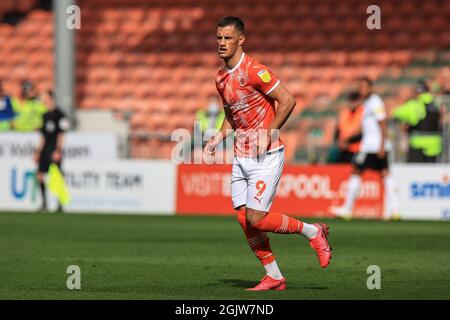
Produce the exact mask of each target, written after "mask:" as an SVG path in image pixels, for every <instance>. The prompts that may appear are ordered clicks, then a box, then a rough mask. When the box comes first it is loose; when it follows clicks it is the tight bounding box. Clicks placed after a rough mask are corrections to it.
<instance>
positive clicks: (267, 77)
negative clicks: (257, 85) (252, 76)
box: [258, 69, 271, 83]
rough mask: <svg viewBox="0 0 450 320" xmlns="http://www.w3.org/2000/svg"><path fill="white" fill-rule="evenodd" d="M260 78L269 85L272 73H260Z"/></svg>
mask: <svg viewBox="0 0 450 320" xmlns="http://www.w3.org/2000/svg"><path fill="white" fill-rule="evenodd" d="M258 77H260V78H261V80H262V81H263V82H264V83H269V82H270V80H271V78H270V73H269V72H268V71H267V70H265V69H262V70H261V71H259V72H258Z"/></svg>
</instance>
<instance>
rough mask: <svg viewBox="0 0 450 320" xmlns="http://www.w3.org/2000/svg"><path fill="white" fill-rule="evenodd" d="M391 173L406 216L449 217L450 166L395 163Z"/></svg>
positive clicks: (417, 217)
mask: <svg viewBox="0 0 450 320" xmlns="http://www.w3.org/2000/svg"><path fill="white" fill-rule="evenodd" d="M392 173H393V177H394V179H395V181H396V183H397V185H398V190H399V193H400V208H401V216H402V218H403V219H408V220H448V219H450V165H444V164H442V165H441V164H431V165H430V164H396V165H393V166H392Z"/></svg>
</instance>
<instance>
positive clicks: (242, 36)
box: [239, 34, 245, 46]
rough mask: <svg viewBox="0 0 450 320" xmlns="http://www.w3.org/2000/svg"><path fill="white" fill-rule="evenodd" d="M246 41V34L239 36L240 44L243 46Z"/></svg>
mask: <svg viewBox="0 0 450 320" xmlns="http://www.w3.org/2000/svg"><path fill="white" fill-rule="evenodd" d="M244 42H245V35H244V34H241V35H240V36H239V45H240V46H242V45H243V44H244Z"/></svg>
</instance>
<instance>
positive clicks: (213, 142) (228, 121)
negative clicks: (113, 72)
mask: <svg viewBox="0 0 450 320" xmlns="http://www.w3.org/2000/svg"><path fill="white" fill-rule="evenodd" d="M224 109H225V118H224V119H223V122H222V126H221V127H220V129H219V132H218V133H217V134H216V135H215V136H214V137H212V138H211V139H210V140H209V141H208V143H207V144H206V146H205V148H204V150H203V151H204V152H205V153H207V154H208V155H213V154H214V153H215V151H216V146H217V145H218V144H219V143H220V142H221V141H222V140H223V139H225V138H226V137H227V136H228V135H229V134H230V133H231V132H233V131H232V130H230V129H234V126H233V125H232V123H233V118H232V117H231V111H230V110H229V108H224Z"/></svg>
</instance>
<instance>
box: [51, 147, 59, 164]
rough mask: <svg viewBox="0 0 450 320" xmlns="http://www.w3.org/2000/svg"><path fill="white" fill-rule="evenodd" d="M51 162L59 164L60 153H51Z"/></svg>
mask: <svg viewBox="0 0 450 320" xmlns="http://www.w3.org/2000/svg"><path fill="white" fill-rule="evenodd" d="M52 160H53V161H54V162H59V161H60V160H61V152H60V151H58V150H57V151H54V152H53V153H52Z"/></svg>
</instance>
